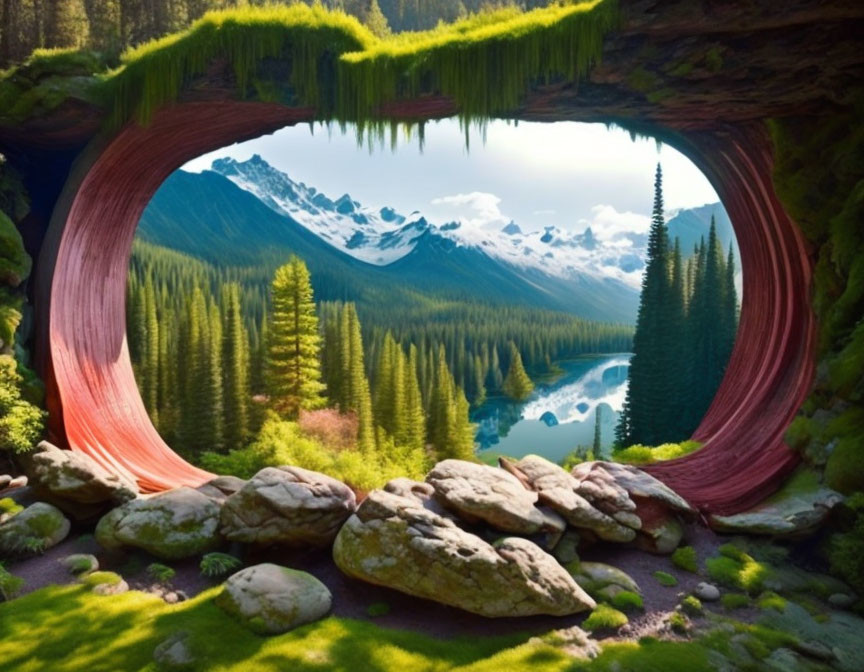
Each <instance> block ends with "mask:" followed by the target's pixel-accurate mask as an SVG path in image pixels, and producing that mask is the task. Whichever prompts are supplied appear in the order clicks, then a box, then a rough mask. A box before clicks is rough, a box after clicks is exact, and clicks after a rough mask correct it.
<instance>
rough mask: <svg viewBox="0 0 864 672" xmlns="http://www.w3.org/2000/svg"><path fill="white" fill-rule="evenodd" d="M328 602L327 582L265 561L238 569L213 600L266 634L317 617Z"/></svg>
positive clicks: (321, 615) (329, 604)
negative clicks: (264, 562)
mask: <svg viewBox="0 0 864 672" xmlns="http://www.w3.org/2000/svg"><path fill="white" fill-rule="evenodd" d="M331 603H332V596H331V595H330V591H329V590H327V586H325V585H324V584H323V583H321V582H320V581H319V580H318V579H316V578H315V577H314V576H312V575H311V574H307V573H306V572H300V571H297V570H294V569H288V568H287V567H280V566H279V565H273V564H269V563H268V564H263V565H254V566H252V567H247V568H246V569H241V570H240V571H239V572H237V573H236V574H234V575H233V576H231V578H229V579H228V581H226V582H225V588H224V590H223V591H222V592H221V593H220V594H219V595H218V596H217V597H216V604H218V605H219V606H220V607H222V608H223V609H224V610H225V611H226V612H228V613H229V614H231V615H232V616H234V617H235V618H237V619H238V620H240V621H241V622H242V623H243V624H244V625H245V626H246V627H248V628H249V629H250V630H253V631H254V632H257V633H259V634H267V635H275V634H280V633H283V632H288V631H289V630H292V629H294V628H296V627H298V626H300V625H303V624H305V623H311V622H313V621H317V620H318V619H320V618H323V617H324V616H325V615H326V614H327V612H328V611H330V606H331Z"/></svg>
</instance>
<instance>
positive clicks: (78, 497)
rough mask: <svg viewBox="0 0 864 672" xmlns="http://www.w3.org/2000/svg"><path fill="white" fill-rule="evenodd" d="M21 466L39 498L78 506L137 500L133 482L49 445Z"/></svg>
mask: <svg viewBox="0 0 864 672" xmlns="http://www.w3.org/2000/svg"><path fill="white" fill-rule="evenodd" d="M20 462H21V466H22V468H23V469H24V471H25V472H26V473H27V475H28V476H29V479H30V484H31V486H34V487H35V489H36V491H37V493H38V494H42V495H46V496H50V497H56V498H59V499H62V500H68V501H70V502H76V503H79V504H102V503H111V504H123V503H125V502H128V501H129V500H131V499H135V497H137V496H138V485H137V483H136V482H135V481H134V479H132V478H123V477H121V476H118V475H117V474H111V473H108V472H107V471H105V470H104V469H103V468H102V467H101V466H99V465H98V464H97V463H96V462H95V461H93V459H92V458H91V457H90V456H89V455H85V454H84V453H78V452H73V451H71V450H61V449H60V448H58V447H57V446H55V445H53V444H51V443H48V442H47V441H42V442H41V443H39V445H38V446H36V449H35V450H34V451H33V452H31V453H27V454H26V455H24V456H21V458H20Z"/></svg>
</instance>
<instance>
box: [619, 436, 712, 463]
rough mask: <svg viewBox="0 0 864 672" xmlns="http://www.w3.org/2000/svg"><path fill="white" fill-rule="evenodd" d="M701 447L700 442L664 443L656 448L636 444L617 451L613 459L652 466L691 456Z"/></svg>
mask: <svg viewBox="0 0 864 672" xmlns="http://www.w3.org/2000/svg"><path fill="white" fill-rule="evenodd" d="M701 447H702V444H701V443H699V442H698V441H682V442H681V443H664V444H663V445H661V446H657V447H656V448H652V447H650V446H643V445H641V444H636V445H633V446H630V447H629V448H624V449H623V450H618V451H615V453H613V455H612V459H613V460H615V461H616V462H624V463H626V464H651V463H652V462H662V461H664V460H674V459H675V458H676V457H683V456H684V455H689V454H690V453H693V452H695V451H697V450H699V448H701Z"/></svg>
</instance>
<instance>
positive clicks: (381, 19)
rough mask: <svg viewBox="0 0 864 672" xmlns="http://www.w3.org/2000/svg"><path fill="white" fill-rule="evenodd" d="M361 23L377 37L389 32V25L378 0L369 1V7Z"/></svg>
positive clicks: (385, 35)
mask: <svg viewBox="0 0 864 672" xmlns="http://www.w3.org/2000/svg"><path fill="white" fill-rule="evenodd" d="M363 23H365V24H366V27H367V28H369V30H371V31H372V32H373V33H374V34H375V35H377V36H378V37H387V36H388V35H389V34H390V25H389V24H388V23H387V17H386V16H384V12H382V11H381V7H380V6H379V5H378V0H370V1H369V8H368V9H367V10H366V16H365V17H364V20H363Z"/></svg>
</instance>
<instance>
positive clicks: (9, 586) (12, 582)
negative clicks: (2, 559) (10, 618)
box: [0, 563, 25, 600]
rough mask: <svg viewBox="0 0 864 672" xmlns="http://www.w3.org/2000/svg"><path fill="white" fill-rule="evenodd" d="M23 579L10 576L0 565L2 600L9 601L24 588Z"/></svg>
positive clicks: (0, 564)
mask: <svg viewBox="0 0 864 672" xmlns="http://www.w3.org/2000/svg"><path fill="white" fill-rule="evenodd" d="M24 583H25V581H24V579H22V578H21V577H20V576H15V575H14V574H10V573H9V571H8V570H7V569H6V568H5V567H4V566H3V564H2V563H0V596H2V597H3V599H4V600H11V599H12V598H13V597H15V596H16V595H17V594H18V593H20V592H21V589H22V588H23V587H24Z"/></svg>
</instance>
